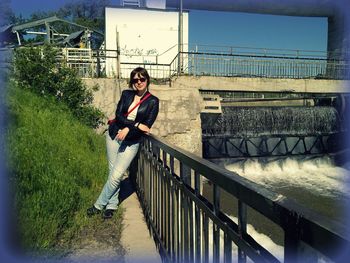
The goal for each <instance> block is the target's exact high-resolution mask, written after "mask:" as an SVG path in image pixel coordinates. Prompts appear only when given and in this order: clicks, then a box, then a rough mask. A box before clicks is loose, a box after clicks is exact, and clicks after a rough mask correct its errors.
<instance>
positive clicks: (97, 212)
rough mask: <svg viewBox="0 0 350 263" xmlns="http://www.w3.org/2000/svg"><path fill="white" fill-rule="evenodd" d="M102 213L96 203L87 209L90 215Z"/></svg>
mask: <svg viewBox="0 0 350 263" xmlns="http://www.w3.org/2000/svg"><path fill="white" fill-rule="evenodd" d="M99 213H101V210H100V209H97V208H96V207H95V206H94V205H93V206H92V207H90V208H88V209H87V210H86V214H87V215H88V217H91V216H94V215H97V214H99Z"/></svg>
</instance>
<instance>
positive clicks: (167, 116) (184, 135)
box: [84, 76, 349, 156]
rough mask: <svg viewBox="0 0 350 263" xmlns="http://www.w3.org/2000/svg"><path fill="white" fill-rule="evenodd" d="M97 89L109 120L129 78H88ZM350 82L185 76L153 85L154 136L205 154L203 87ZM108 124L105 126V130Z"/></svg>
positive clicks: (323, 88)
mask: <svg viewBox="0 0 350 263" xmlns="http://www.w3.org/2000/svg"><path fill="white" fill-rule="evenodd" d="M84 82H85V83H86V84H87V85H88V86H89V87H90V88H92V87H93V86H94V85H96V84H97V85H98V86H99V90H98V91H94V105H95V106H96V107H98V108H99V109H101V110H102V111H103V112H104V113H105V115H106V121H107V119H109V118H113V117H114V111H115V107H116V103H117V101H118V100H119V98H120V94H121V91H122V90H124V89H126V88H127V83H126V81H125V80H116V79H84ZM348 84H349V82H348V81H337V80H305V79H302V80H293V79H264V78H225V77H207V76H202V77H195V76H182V77H179V78H175V79H173V80H172V83H171V87H170V86H169V85H154V84H151V85H150V91H151V92H152V93H153V94H154V95H156V96H157V97H158V98H159V100H160V110H159V115H158V118H157V120H156V122H155V124H154V125H153V127H152V131H151V132H152V133H153V134H154V135H157V136H160V137H162V138H164V139H165V140H166V141H168V142H170V143H171V144H174V145H176V146H178V147H180V148H182V149H185V150H187V151H189V152H192V153H194V154H196V155H198V156H202V139H201V137H202V132H201V120H200V112H201V110H202V108H203V101H202V97H201V95H200V94H199V89H209V90H215V89H220V90H246V91H287V90H288V91H296V92H344V91H347V90H348V86H347V85H348ZM105 128H106V127H102V128H101V131H102V130H104V129H105Z"/></svg>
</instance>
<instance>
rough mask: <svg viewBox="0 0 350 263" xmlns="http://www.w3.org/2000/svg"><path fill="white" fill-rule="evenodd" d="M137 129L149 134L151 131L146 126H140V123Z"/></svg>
mask: <svg viewBox="0 0 350 263" xmlns="http://www.w3.org/2000/svg"><path fill="white" fill-rule="evenodd" d="M138 128H139V129H140V130H141V131H143V132H145V133H150V131H151V129H150V128H148V126H147V125H145V124H142V123H140V124H139V125H138Z"/></svg>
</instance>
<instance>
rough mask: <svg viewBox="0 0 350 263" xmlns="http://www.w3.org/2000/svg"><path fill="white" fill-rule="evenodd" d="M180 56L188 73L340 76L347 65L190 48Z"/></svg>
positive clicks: (310, 76) (241, 75)
mask: <svg viewBox="0 0 350 263" xmlns="http://www.w3.org/2000/svg"><path fill="white" fill-rule="evenodd" d="M182 56H183V58H184V60H185V61H188V64H187V65H186V66H187V68H188V73H189V74H190V75H199V76H201V75H204V76H206V75H208V76H223V77H263V78H292V79H304V78H313V79H315V78H316V79H321V78H322V79H344V78H348V76H347V75H346V74H347V71H348V69H349V65H348V64H347V63H346V62H345V61H339V60H338V61H336V60H328V59H323V58H308V57H307V58H303V57H299V58H297V57H279V56H271V55H254V54H250V55H249V54H247V55H243V54H239V55H236V54H223V53H222V54H221V53H193V52H187V53H183V54H182Z"/></svg>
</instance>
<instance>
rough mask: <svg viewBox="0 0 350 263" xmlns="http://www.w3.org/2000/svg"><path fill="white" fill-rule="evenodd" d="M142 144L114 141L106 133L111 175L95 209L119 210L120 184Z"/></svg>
mask: <svg viewBox="0 0 350 263" xmlns="http://www.w3.org/2000/svg"><path fill="white" fill-rule="evenodd" d="M139 145H140V143H138V142H136V143H135V142H127V141H119V140H116V139H115V140H112V139H111V137H109V134H108V133H106V146H107V158H108V168H109V175H108V180H107V182H106V183H105V185H104V187H103V189H102V192H101V193H100V196H99V197H98V199H97V201H96V202H95V204H94V205H95V207H96V208H97V209H100V210H102V209H103V208H106V209H113V210H115V209H117V208H118V203H119V190H120V182H121V180H122V177H123V175H124V173H125V171H126V170H127V169H128V168H129V166H130V163H131V161H132V160H133V159H134V157H135V156H136V154H137V151H138V149H139Z"/></svg>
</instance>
